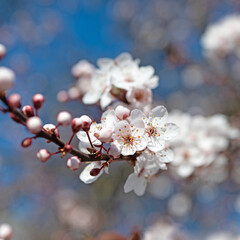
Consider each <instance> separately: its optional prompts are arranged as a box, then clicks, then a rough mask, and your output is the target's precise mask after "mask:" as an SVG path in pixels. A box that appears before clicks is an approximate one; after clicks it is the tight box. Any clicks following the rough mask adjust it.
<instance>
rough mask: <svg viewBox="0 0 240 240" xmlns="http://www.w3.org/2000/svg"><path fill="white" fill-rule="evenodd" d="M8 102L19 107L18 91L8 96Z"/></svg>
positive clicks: (14, 106) (19, 97) (11, 105)
mask: <svg viewBox="0 0 240 240" xmlns="http://www.w3.org/2000/svg"><path fill="white" fill-rule="evenodd" d="M8 104H9V106H10V107H12V108H20V107H21V96H20V94H18V93H13V94H11V95H10V96H9V98H8Z"/></svg>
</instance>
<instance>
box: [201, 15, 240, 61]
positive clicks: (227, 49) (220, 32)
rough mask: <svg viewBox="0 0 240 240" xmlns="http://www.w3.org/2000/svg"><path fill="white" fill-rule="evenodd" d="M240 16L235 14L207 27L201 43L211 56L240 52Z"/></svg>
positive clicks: (206, 52)
mask: <svg viewBox="0 0 240 240" xmlns="http://www.w3.org/2000/svg"><path fill="white" fill-rule="evenodd" d="M239 39H240V16H239V15H236V14H233V15H228V16H226V17H224V18H223V19H221V20H220V21H219V22H217V23H214V24H211V25H209V26H208V27H207V29H206V32H205V33H204V34H203V36H202V39H201V43H202V46H203V48H204V51H205V54H206V55H207V56H209V57H214V56H215V57H216V56H225V55H226V54H229V53H232V52H234V50H237V52H239Z"/></svg>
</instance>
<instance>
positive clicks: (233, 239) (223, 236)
mask: <svg viewBox="0 0 240 240" xmlns="http://www.w3.org/2000/svg"><path fill="white" fill-rule="evenodd" d="M239 239H240V236H236V235H234V234H232V233H230V232H216V233H213V234H211V235H209V236H208V237H207V239H206V240H239Z"/></svg>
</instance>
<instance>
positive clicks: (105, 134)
mask: <svg viewBox="0 0 240 240" xmlns="http://www.w3.org/2000/svg"><path fill="white" fill-rule="evenodd" d="M112 134H113V131H112V129H110V128H103V129H101V130H100V132H99V137H98V139H99V140H100V141H101V142H102V143H108V142H110V141H111V139H112Z"/></svg>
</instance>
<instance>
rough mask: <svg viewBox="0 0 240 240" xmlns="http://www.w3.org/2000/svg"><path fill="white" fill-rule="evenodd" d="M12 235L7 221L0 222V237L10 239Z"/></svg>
mask: <svg viewBox="0 0 240 240" xmlns="http://www.w3.org/2000/svg"><path fill="white" fill-rule="evenodd" d="M12 236H13V230H12V227H11V226H10V225H9V224H7V223H4V224H2V225H1V226H0V239H3V240H10V239H11V238H12Z"/></svg>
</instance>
